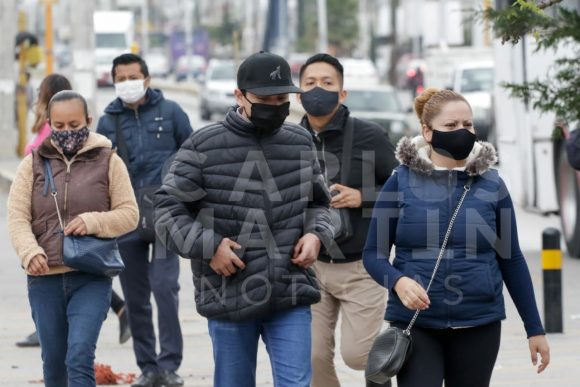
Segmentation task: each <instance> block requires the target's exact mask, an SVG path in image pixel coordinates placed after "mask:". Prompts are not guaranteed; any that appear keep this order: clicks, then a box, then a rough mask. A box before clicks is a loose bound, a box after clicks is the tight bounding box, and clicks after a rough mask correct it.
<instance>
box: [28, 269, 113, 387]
mask: <svg viewBox="0 0 580 387" xmlns="http://www.w3.org/2000/svg"><path fill="white" fill-rule="evenodd" d="M111 290H112V279H111V278H108V277H103V276H97V275H93V274H88V273H81V272H70V273H64V274H57V275H47V276H28V300H29V302H30V307H31V309H32V318H33V320H34V324H35V325H36V330H37V332H38V338H39V339H40V347H41V350H42V363H43V371H44V383H45V386H47V387H67V386H68V387H77V386H83V387H84V386H95V385H96V382H95V373H94V368H93V363H94V361H95V349H96V346H97V339H98V338H99V332H100V331H101V326H102V324H103V321H104V320H105V318H106V317H107V311H108V310H109V304H110V300H111Z"/></svg>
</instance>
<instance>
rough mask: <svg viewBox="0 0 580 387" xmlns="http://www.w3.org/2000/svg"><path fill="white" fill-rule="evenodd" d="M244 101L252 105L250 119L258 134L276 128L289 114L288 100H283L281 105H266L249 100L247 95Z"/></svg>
mask: <svg viewBox="0 0 580 387" xmlns="http://www.w3.org/2000/svg"><path fill="white" fill-rule="evenodd" d="M246 101H248V102H249V103H250V105H252V115H251V116H250V117H249V118H250V121H252V124H254V126H255V127H256V129H258V132H259V133H260V134H267V133H270V132H273V131H274V130H276V129H278V128H279V127H280V126H282V124H283V123H284V121H285V120H286V117H288V115H289V114H290V102H284V103H283V104H281V105H268V104H265V103H254V102H251V101H250V100H248V98H247V97H246Z"/></svg>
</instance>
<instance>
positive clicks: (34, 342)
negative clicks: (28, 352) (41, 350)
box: [16, 331, 40, 348]
mask: <svg viewBox="0 0 580 387" xmlns="http://www.w3.org/2000/svg"><path fill="white" fill-rule="evenodd" d="M16 346H17V347H20V348H24V347H40V340H38V334H37V333H36V331H34V332H33V333H31V334H29V335H28V336H26V338H25V339H24V340H21V341H17V342H16Z"/></svg>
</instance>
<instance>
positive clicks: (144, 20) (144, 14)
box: [141, 0, 149, 57]
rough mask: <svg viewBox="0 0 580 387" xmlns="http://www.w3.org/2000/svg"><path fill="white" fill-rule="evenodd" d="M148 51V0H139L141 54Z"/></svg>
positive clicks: (143, 54)
mask: <svg viewBox="0 0 580 387" xmlns="http://www.w3.org/2000/svg"><path fill="white" fill-rule="evenodd" d="M148 53H149V0H141V55H142V56H143V57H145V56H146V55H147V54H148Z"/></svg>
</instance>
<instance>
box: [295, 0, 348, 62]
mask: <svg viewBox="0 0 580 387" xmlns="http://www.w3.org/2000/svg"><path fill="white" fill-rule="evenodd" d="M358 1H359V0H327V4H326V7H327V12H326V14H327V22H328V41H329V43H331V44H334V45H336V46H337V48H338V51H339V53H348V52H350V51H351V50H352V49H353V48H354V47H355V46H356V43H357V42H358V32H359V31H358V20H357V12H356V10H357V9H358ZM298 6H299V10H300V11H299V13H300V19H299V28H298V30H299V31H298V41H297V43H296V51H298V52H314V51H316V47H317V45H316V43H317V42H318V10H317V7H316V1H312V0H299V3H298Z"/></svg>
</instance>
